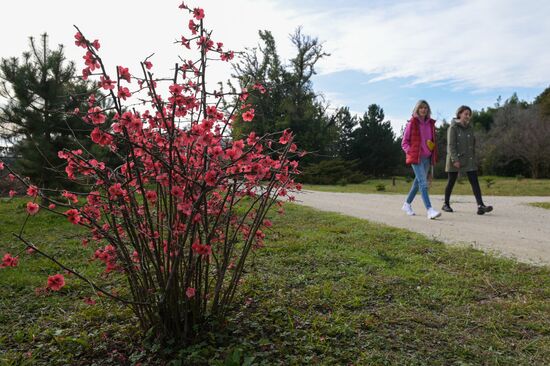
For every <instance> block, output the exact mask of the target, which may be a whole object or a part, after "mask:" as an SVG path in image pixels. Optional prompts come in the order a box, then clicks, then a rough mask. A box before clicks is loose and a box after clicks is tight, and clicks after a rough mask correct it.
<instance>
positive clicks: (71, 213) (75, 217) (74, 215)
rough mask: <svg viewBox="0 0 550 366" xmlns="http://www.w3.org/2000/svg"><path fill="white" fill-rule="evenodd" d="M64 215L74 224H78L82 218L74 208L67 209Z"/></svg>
mask: <svg viewBox="0 0 550 366" xmlns="http://www.w3.org/2000/svg"><path fill="white" fill-rule="evenodd" d="M65 215H66V216H67V219H68V220H69V221H70V222H71V223H73V224H74V225H76V224H78V223H79V222H80V221H81V220H82V217H81V216H80V212H79V211H78V210H77V209H74V208H71V209H70V210H67V211H66V212H65Z"/></svg>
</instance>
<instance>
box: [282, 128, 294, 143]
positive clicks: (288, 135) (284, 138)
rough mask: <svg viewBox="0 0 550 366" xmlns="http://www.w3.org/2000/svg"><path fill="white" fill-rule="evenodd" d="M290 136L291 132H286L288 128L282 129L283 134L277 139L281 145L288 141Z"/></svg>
mask: <svg viewBox="0 0 550 366" xmlns="http://www.w3.org/2000/svg"><path fill="white" fill-rule="evenodd" d="M291 137H292V133H291V132H288V130H284V131H283V135H282V136H281V138H280V139H279V142H280V143H281V144H283V145H286V144H288V141H290V138H291Z"/></svg>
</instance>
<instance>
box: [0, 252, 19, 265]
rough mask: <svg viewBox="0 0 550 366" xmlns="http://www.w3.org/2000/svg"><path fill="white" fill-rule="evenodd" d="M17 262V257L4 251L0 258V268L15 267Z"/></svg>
mask: <svg viewBox="0 0 550 366" xmlns="http://www.w3.org/2000/svg"><path fill="white" fill-rule="evenodd" d="M18 262H19V257H12V256H11V254H10V253H6V254H4V257H3V258H2V264H0V268H4V267H16V266H17V263H18Z"/></svg>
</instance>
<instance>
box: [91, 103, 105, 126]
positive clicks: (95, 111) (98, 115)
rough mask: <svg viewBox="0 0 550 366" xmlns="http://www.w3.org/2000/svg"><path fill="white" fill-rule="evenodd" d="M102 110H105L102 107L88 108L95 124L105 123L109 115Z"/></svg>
mask: <svg viewBox="0 0 550 366" xmlns="http://www.w3.org/2000/svg"><path fill="white" fill-rule="evenodd" d="M102 112H103V110H102V109H101V107H93V108H90V109H88V117H89V118H90V119H91V120H92V123H93V124H94V125H100V124H102V123H105V120H106V119H107V116H106V115H105V114H103V113H102Z"/></svg>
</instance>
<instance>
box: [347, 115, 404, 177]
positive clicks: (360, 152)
mask: <svg viewBox="0 0 550 366" xmlns="http://www.w3.org/2000/svg"><path fill="white" fill-rule="evenodd" d="M353 157H354V159H358V160H359V161H360V164H359V167H360V169H361V171H362V172H364V173H365V174H368V175H372V176H382V175H387V174H391V173H392V172H393V171H394V170H395V168H396V167H397V166H398V165H399V163H400V161H401V148H400V146H399V144H398V142H397V141H396V139H395V134H394V132H393V130H392V128H391V123H390V122H389V121H385V122H384V110H383V109H382V108H381V107H380V106H379V105H377V104H371V105H369V107H368V110H367V112H365V114H364V115H363V118H362V119H360V120H359V128H357V129H355V131H354V142H353Z"/></svg>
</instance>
